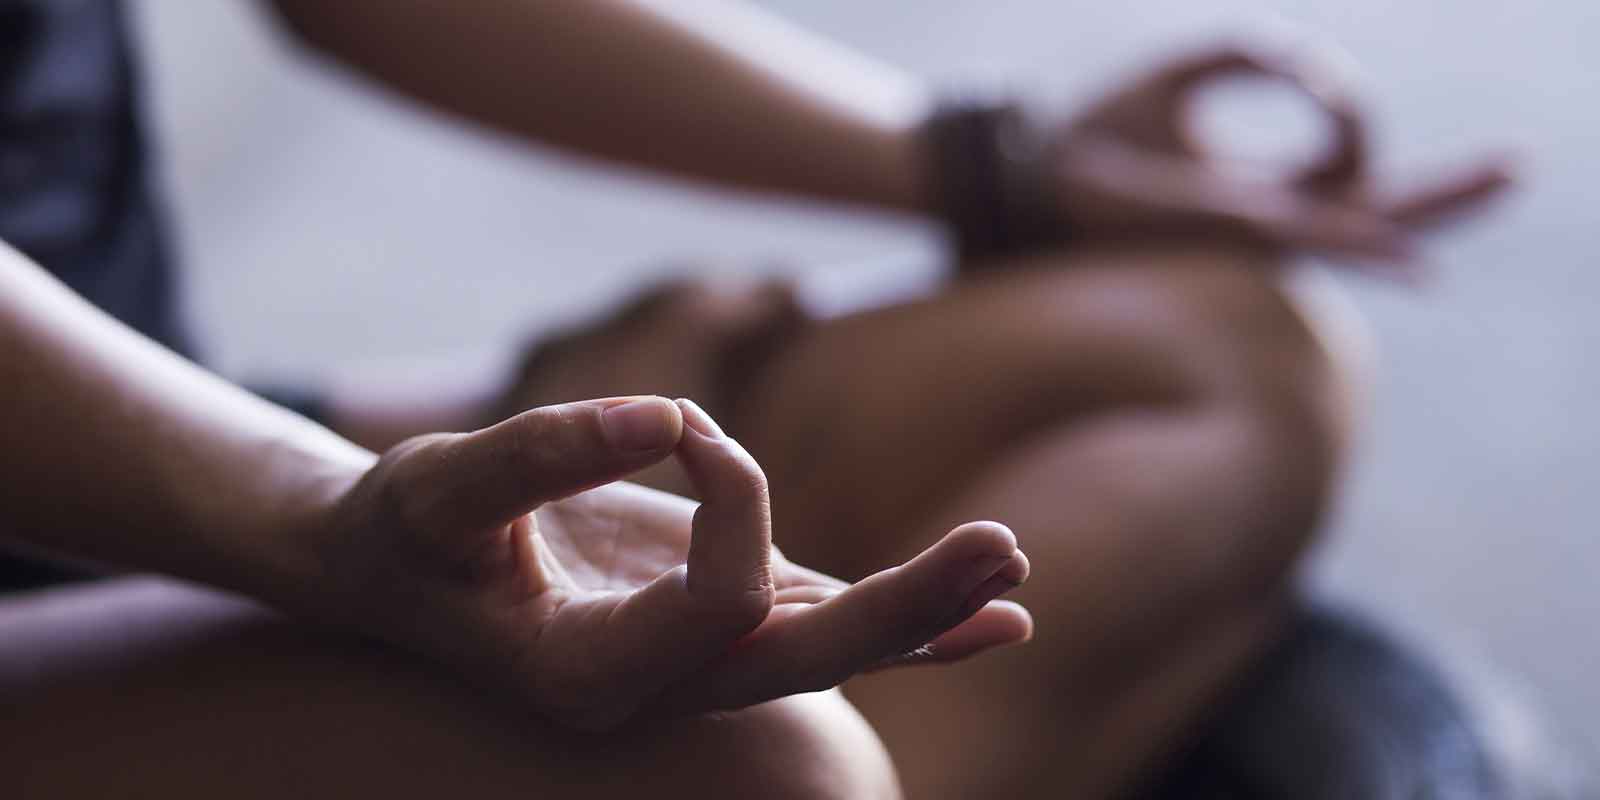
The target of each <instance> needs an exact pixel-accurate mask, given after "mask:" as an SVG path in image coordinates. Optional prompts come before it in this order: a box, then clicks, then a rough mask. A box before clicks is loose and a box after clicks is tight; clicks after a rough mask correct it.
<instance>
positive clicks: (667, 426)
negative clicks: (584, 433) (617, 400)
mask: <svg viewBox="0 0 1600 800" xmlns="http://www.w3.org/2000/svg"><path fill="white" fill-rule="evenodd" d="M600 428H601V430H602V431H603V432H604V434H605V437H606V441H607V442H609V443H610V444H611V446H612V447H615V448H616V449H618V450H623V451H627V452H634V453H637V452H642V451H645V450H662V449H665V448H668V447H671V446H672V445H673V444H675V442H674V436H673V434H674V433H675V431H673V425H672V411H671V410H670V409H669V408H668V406H667V400H666V398H663V397H641V398H639V399H637V400H629V401H628V402H626V403H623V404H621V405H615V406H611V407H610V408H607V409H606V410H604V411H602V412H600Z"/></svg>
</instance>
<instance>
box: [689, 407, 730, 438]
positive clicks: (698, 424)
mask: <svg viewBox="0 0 1600 800" xmlns="http://www.w3.org/2000/svg"><path fill="white" fill-rule="evenodd" d="M678 408H679V409H680V410H682V411H683V422H684V424H685V425H688V426H689V427H691V428H694V429H695V431H697V432H699V433H700V434H701V435H702V436H707V437H710V438H712V439H721V438H723V437H725V436H727V434H725V433H723V432H722V428H720V427H718V426H717V423H716V421H715V420H713V419H711V415H710V414H707V413H706V412H705V409H703V408H701V407H699V406H697V405H695V403H694V401H693V400H690V399H689V398H687V397H680V398H678Z"/></svg>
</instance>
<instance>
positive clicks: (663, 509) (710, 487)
mask: <svg viewBox="0 0 1600 800" xmlns="http://www.w3.org/2000/svg"><path fill="white" fill-rule="evenodd" d="M669 454H675V455H676V456H677V458H678V460H679V461H680V462H681V463H682V464H683V467H684V469H685V471H686V472H687V473H688V474H689V476H690V479H691V481H692V482H693V484H694V487H695V489H696V490H698V492H699V494H700V495H701V496H702V497H703V498H704V502H703V503H701V504H699V506H698V507H696V505H695V504H694V503H692V502H690V501H687V500H684V499H682V498H678V497H674V496H671V495H667V494H663V493H659V492H655V491H652V490H649V489H644V488H641V487H637V486H633V485H629V484H620V483H618V484H613V483H612V482H613V481H616V480H617V479H618V478H621V477H623V476H625V475H627V474H629V473H631V472H633V471H635V470H637V469H640V468H641V467H644V466H647V465H649V464H651V463H654V462H656V461H659V460H661V459H662V458H664V457H666V456H667V455H669ZM793 502H804V498H793ZM530 512H533V513H530ZM331 522H332V525H331V528H330V532H329V533H328V534H327V535H326V536H325V537H324V545H323V548H322V549H323V553H322V559H321V560H322V562H323V564H324V572H325V574H324V577H323V580H321V581H319V584H321V585H325V586H330V587H336V589H337V594H336V595H335V596H330V597H328V598H325V600H324V603H323V605H324V606H325V607H328V608H336V609H340V612H339V616H338V619H339V621H341V622H343V623H345V624H347V625H352V626H355V627H357V628H358V629H360V630H363V631H365V632H368V633H370V634H374V635H377V636H379V637H381V638H384V639H387V640H390V641H393V642H395V643H398V644H400V645H402V646H405V647H408V648H411V649H414V650H416V651H418V652H420V653H422V654H423V655H425V656H428V657H430V658H433V659H436V660H439V661H442V662H444V663H446V664H448V665H450V666H452V667H454V668H456V669H457V670H458V671H459V672H461V673H462V674H463V675H465V676H467V677H469V678H471V679H473V680H475V681H477V682H478V683H481V684H483V685H485V686H487V687H489V688H491V689H492V690H496V691H501V692H506V693H508V694H511V695H515V696H516V697H518V698H519V699H522V700H525V701H527V702H529V703H531V704H532V706H533V707H534V708H535V709H537V710H538V711H540V712H542V713H544V714H545V715H547V716H549V717H551V718H554V719H556V720H559V721H563V722H566V723H569V724H572V725H574V726H578V727H584V728H589V729H604V728H609V727H613V726H615V725H618V724H620V723H621V722H623V721H625V720H627V719H629V718H630V717H632V716H634V715H636V714H639V713H641V712H643V713H689V712H696V711H704V710H712V709H729V708H738V707H743V706H747V705H751V704H755V703H759V702H762V701H765V700H769V699H773V698H777V697H781V696H785V695H788V694H793V693H797V692H808V691H816V690H820V689H826V688H830V687H832V686H835V685H837V684H838V683H840V682H842V681H843V680H845V679H846V678H848V677H850V676H851V675H853V674H856V673H858V672H861V671H864V670H871V669H876V668H880V667H886V666H897V665H900V664H914V663H921V662H928V661H950V660H955V659H960V658H964V657H966V656H969V655H972V654H974V653H976V652H979V651H981V650H984V649H986V648H989V647H993V646H996V645H1001V644H1007V643H1011V642H1016V641H1021V640H1023V639H1025V638H1027V637H1028V636H1029V635H1030V631H1031V624H1032V623H1031V619H1030V618H1029V617H1028V614H1027V612H1026V611H1024V610H1022V608H1021V607H1020V606H1017V605H1015V604H1011V603H1004V602H994V600H995V598H996V597H998V596H999V595H1000V594H1002V593H1004V592H1005V591H1007V590H1008V589H1010V588H1011V587H1013V586H1016V585H1018V584H1020V583H1021V582H1022V581H1023V580H1024V579H1025V578H1026V577H1027V574H1028V562H1027V558H1026V557H1025V556H1023V554H1022V552H1021V551H1020V550H1018V549H1017V547H1016V540H1015V538H1014V537H1013V536H1012V534H1011V532H1010V531H1008V530H1007V529H1005V528H1004V527H1003V526H1000V525H998V524H995V523H972V524H968V525H964V526H962V527H960V528H957V529H956V530H954V531H952V532H951V533H950V534H948V535H947V536H946V537H945V538H944V539H943V540H941V541H940V542H939V543H937V544H935V545H934V546H933V547H931V548H929V549H928V550H927V551H925V552H923V553H922V554H921V555H919V556H918V557H917V558H915V559H913V560H911V561H910V562H908V563H906V564H904V565H902V566H900V567H896V568H893V569H890V570H886V571H884V572H881V573H878V574H876V575H873V576H871V577H869V578H867V579H866V580H863V581H861V582H860V583H857V584H855V585H853V586H848V585H846V584H844V583H842V582H840V581H838V580H836V579H834V578H831V577H828V576H826V575H822V574H820V573H817V572H813V571H811V570H809V569H806V568H804V567H800V566H798V565H795V564H792V563H789V562H788V561H786V560H785V559H784V558H783V556H782V555H781V554H780V553H778V552H777V551H775V550H774V549H773V548H772V546H771V524H770V518H769V513H768V499H767V486H766V479H765V477H764V476H763V474H762V472H761V470H760V468H759V467H758V466H757V465H756V463H755V462H754V460H753V459H751V457H750V456H749V454H747V453H746V452H745V451H744V449H743V448H742V447H740V446H739V444H738V443H737V442H735V441H734V440H732V439H730V438H728V437H726V436H725V435H723V434H722V433H721V431H720V430H719V429H718V427H717V426H716V423H714V422H712V421H711V419H710V417H708V416H706V415H705V414H704V412H703V411H701V410H700V409H699V408H698V407H696V406H694V405H693V404H691V403H688V402H687V401H679V404H677V405H675V404H673V403H670V402H668V401H666V400H663V399H661V398H659V397H650V398H634V399H631V400H630V399H628V398H618V399H612V400H595V401H588V402H582V403H572V404H568V405H562V406H551V407H545V408H538V409H534V410H532V411H529V412H527V413H524V414H522V415H519V416H517V417H514V418H512V419H510V420H507V421H505V422H502V423H500V424H498V425H495V426H493V427H491V428H487V429H485V430H481V431H478V432H476V433H471V434H460V435H431V436H424V437H419V438H416V439H412V440H409V441H407V442H405V443H403V444H401V445H399V446H397V447H396V448H394V449H393V450H391V451H389V452H388V453H387V454H385V455H384V456H383V458H382V459H381V460H380V461H379V463H378V464H377V465H376V466H375V467H373V468H372V469H371V470H370V471H369V472H368V473H366V475H365V476H363V477H362V478H361V480H360V481H359V482H358V483H356V484H355V485H354V486H353V488H351V489H350V490H349V491H348V492H347V493H346V494H345V495H344V496H343V498H342V499H341V500H340V501H339V502H338V504H337V506H336V510H335V512H334V514H333V516H332V520H331Z"/></svg>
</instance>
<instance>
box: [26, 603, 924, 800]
mask: <svg viewBox="0 0 1600 800" xmlns="http://www.w3.org/2000/svg"><path fill="white" fill-rule="evenodd" d="M0 643H3V645H0V708H4V709H5V713H4V714H0V742H3V743H4V746H3V747H0V774H3V775H5V776H6V778H5V785H6V788H7V791H6V792H5V796H6V797H8V798H17V799H18V800H23V799H24V798H35V797H40V798H43V797H126V798H143V797H150V798H157V797H159V798H188V797H195V798H212V797H230V798H257V797H259V798H281V797H389V798H409V797H416V798H438V797H465V798H495V797H507V798H513V797H515V798H522V797H551V798H636V797H645V796H648V797H652V798H676V797H682V798H703V797H721V796H729V797H734V796H737V797H777V798H794V799H795V800H798V799H799V798H840V800H846V799H853V798H890V797H897V796H898V794H899V793H898V791H897V789H896V784H895V779H894V774H893V771H892V769H891V768H890V767H889V763H888V760H887V758H886V757H885V755H884V753H883V749H882V746H881V745H880V744H879V743H878V741H877V739H876V738H875V737H874V736H873V734H872V731H871V729H870V728H868V727H867V725H866V723H865V722H864V721H862V719H861V717H860V715H858V714H857V713H856V712H855V711H854V710H853V709H852V708H851V707H850V705H849V704H848V703H847V702H845V701H844V699H843V698H841V697H840V696H839V694H838V692H837V691H834V692H826V693H821V694H812V695H801V696H797V697H791V698H787V699H784V700H780V701H776V702H773V703H767V704H764V705H761V706H757V707H754V708H750V709H746V710H744V711H740V712H736V713H731V714H720V715H705V716H699V717H694V718H689V719H682V720H676V721H672V722H664V723H657V724H651V725H639V726H634V727H632V728H629V729H627V730H624V731H622V732H619V733H615V734H606V735H599V734H577V733H573V732H571V731H567V730H563V729H557V728H554V727H552V726H551V725H549V724H547V723H544V722H541V721H540V720H538V719H535V718H532V717H531V716H530V715H528V714H527V713H526V712H524V711H522V710H520V709H518V708H515V707H511V706H508V705H507V704H505V703H504V702H501V701H499V700H497V699H496V698H488V697H484V696H482V695H480V694H478V693H477V692H475V691H473V690H471V689H468V688H465V687H463V686H461V685H459V684H457V683H456V682H455V681H453V680H452V679H451V676H449V675H447V674H442V673H440V672H438V671H436V670H433V669H430V668H429V667H427V666H426V665H423V664H421V663H418V662H417V661H416V660H415V659H412V658H409V657H407V656H404V655H401V654H397V653H394V652H392V651H390V650H387V649H385V648H381V647H378V646H376V645H368V644H365V643H363V642H359V641H355V640H351V639H348V638H346V637H342V636H334V635H331V634H321V633H318V632H316V631H312V630H309V629H307V628H305V627H303V626H299V625H295V624H291V623H289V622H287V621H285V620H283V619H281V618H279V617H277V616H276V615H274V614H272V613H270V612H267V611H264V610H262V609H260V608H258V607H256V606H254V605H251V604H249V603H247V602H244V601H242V600H238V599H235V598H231V597H228V596H224V595H220V594H217V593H213V592H209V591H206V590H201V589H196V588H193V587H189V586H185V585H182V584H178V583H175V582H170V581H165V580H161V579H123V580H114V581H108V582H105V583H102V584H97V585H94V586H88V587H79V588H65V589H55V590H50V591H44V592H36V593H32V594H28V595H21V596H16V597H12V598H9V599H7V600H6V601H4V602H3V603H0Z"/></svg>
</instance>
